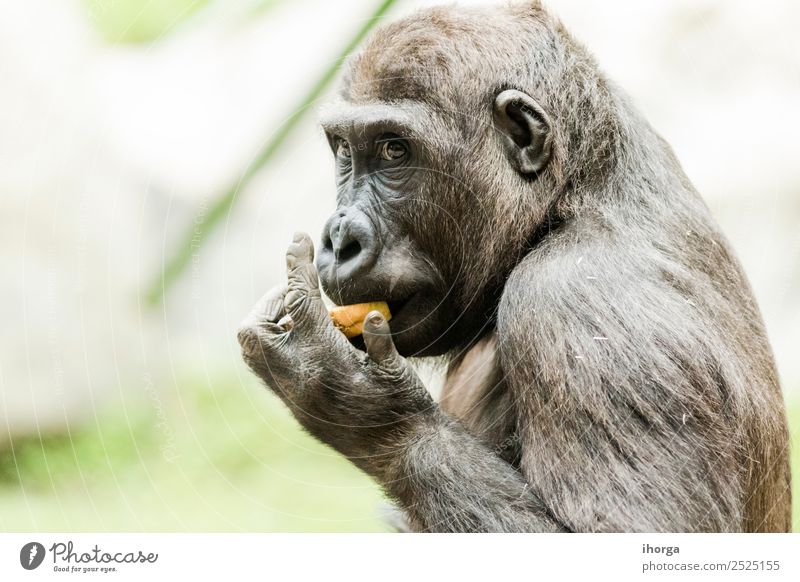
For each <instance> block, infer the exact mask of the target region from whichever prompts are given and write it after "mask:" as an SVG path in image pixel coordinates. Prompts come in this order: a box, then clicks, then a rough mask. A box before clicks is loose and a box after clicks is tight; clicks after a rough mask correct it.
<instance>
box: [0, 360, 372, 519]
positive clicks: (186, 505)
mask: <svg viewBox="0 0 800 582" xmlns="http://www.w3.org/2000/svg"><path fill="white" fill-rule="evenodd" d="M224 377H226V378H231V377H235V375H234V374H229V375H226V376H224ZM246 382H247V384H246V385H245V386H242V385H241V384H239V383H238V382H236V381H231V380H230V379H228V380H226V381H222V382H209V381H208V380H207V379H205V378H203V379H200V378H189V379H185V380H183V381H181V382H180V384H179V389H178V390H177V391H175V392H174V393H172V394H171V395H170V394H167V393H159V394H158V395H156V394H155V393H151V395H150V396H151V397H147V398H145V399H144V402H142V399H139V400H137V403H135V404H131V403H126V404H125V405H124V406H116V407H115V409H114V411H107V412H105V413H101V414H98V417H97V418H98V420H97V421H96V422H95V423H94V424H92V423H91V422H90V423H88V424H87V425H85V426H84V427H83V428H80V429H78V430H75V431H73V432H72V434H65V435H61V436H44V437H43V438H41V439H39V438H28V439H17V440H15V441H14V445H13V447H12V448H6V449H5V450H3V451H0V531H35V530H49V531H95V530H100V531H124V530H130V531H142V530H143V531H382V530H385V527H384V526H383V524H382V523H381V522H380V520H379V519H378V518H377V512H378V509H379V504H380V502H381V500H382V495H381V493H380V491H379V488H378V487H377V485H376V484H375V483H374V482H373V481H372V480H371V479H369V478H368V477H367V476H366V475H364V474H363V473H361V472H360V471H358V470H357V469H355V468H354V467H353V466H352V465H351V464H350V463H349V462H348V461H347V460H345V459H344V458H343V457H341V456H339V455H338V454H336V453H335V452H334V451H333V450H331V449H329V448H327V447H325V446H324V445H322V444H320V443H318V442H317V441H316V440H314V439H313V438H311V437H310V436H308V435H307V434H306V433H304V432H303V431H301V429H300V428H299V426H298V425H297V423H296V422H295V421H294V419H292V418H291V417H290V415H289V414H288V412H287V411H286V409H285V408H284V406H283V405H282V404H281V403H280V402H279V401H278V400H277V399H275V398H274V397H273V396H272V395H271V394H269V393H268V391H267V390H265V389H264V388H263V387H262V386H260V385H258V384H257V383H256V382H255V381H251V380H250V379H249V378H248V379H247V380H246Z"/></svg>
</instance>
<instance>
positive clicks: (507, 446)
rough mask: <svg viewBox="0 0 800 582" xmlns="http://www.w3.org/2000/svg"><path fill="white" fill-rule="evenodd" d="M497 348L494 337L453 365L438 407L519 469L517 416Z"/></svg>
mask: <svg viewBox="0 0 800 582" xmlns="http://www.w3.org/2000/svg"><path fill="white" fill-rule="evenodd" d="M496 349H497V338H496V336H495V335H494V334H492V335H490V336H488V337H487V338H484V339H483V340H481V341H480V342H479V343H478V344H476V345H475V346H474V347H473V348H472V349H471V350H470V351H469V352H468V353H467V354H466V355H465V356H464V357H463V358H462V359H461V360H460V361H459V362H457V363H456V364H454V365H452V366H451V367H450V369H449V370H448V372H447V379H446V380H445V383H444V386H443V388H442V395H441V398H440V402H439V404H440V406H441V407H442V408H443V409H444V410H445V411H446V412H448V413H449V414H450V415H452V416H454V417H455V418H457V419H458V420H460V421H461V423H462V424H463V425H464V426H465V427H466V428H467V430H468V431H469V432H470V433H472V434H473V435H474V436H476V437H478V438H479V439H481V440H482V441H483V442H484V443H486V445H487V446H489V447H490V448H491V449H492V450H493V451H494V452H495V453H496V454H498V455H500V456H501V457H502V458H504V459H505V460H506V461H507V462H509V463H511V464H513V465H515V466H517V465H518V463H519V444H520V443H519V439H518V438H517V433H516V413H515V408H514V402H513V398H512V397H511V394H510V393H509V390H508V387H507V385H506V383H505V382H504V380H503V373H502V369H501V368H500V365H499V362H498V358H497V353H496Z"/></svg>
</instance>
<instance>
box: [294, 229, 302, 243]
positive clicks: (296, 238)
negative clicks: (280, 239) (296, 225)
mask: <svg viewBox="0 0 800 582" xmlns="http://www.w3.org/2000/svg"><path fill="white" fill-rule="evenodd" d="M301 240H303V233H302V232H300V231H299V230H298V231H297V232H295V233H294V235H293V236H292V242H296V243H297V242H300V241H301Z"/></svg>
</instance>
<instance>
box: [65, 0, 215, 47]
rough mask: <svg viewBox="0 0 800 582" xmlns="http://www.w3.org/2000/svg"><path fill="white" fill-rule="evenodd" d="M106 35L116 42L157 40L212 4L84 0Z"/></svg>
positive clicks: (171, 0)
mask: <svg viewBox="0 0 800 582" xmlns="http://www.w3.org/2000/svg"><path fill="white" fill-rule="evenodd" d="M81 2H82V3H83V5H84V7H85V10H86V13H87V15H88V16H89V18H90V19H91V21H92V22H93V23H94V25H95V26H96V27H97V29H98V30H99V31H100V33H101V34H102V35H103V37H104V38H105V39H106V40H108V41H110V42H115V43H117V42H118V43H136V42H147V41H152V40H156V39H158V38H159V37H161V36H163V35H165V34H167V33H168V32H170V30H171V29H173V28H174V27H175V26H177V25H178V24H180V23H181V22H182V21H184V20H185V19H187V18H188V17H189V16H191V15H192V14H194V13H195V12H197V11H198V10H199V9H201V8H203V7H205V6H206V5H207V4H209V0H81Z"/></svg>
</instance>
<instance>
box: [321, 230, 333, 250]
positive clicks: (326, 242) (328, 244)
mask: <svg viewBox="0 0 800 582" xmlns="http://www.w3.org/2000/svg"><path fill="white" fill-rule="evenodd" d="M322 246H323V248H324V249H325V250H328V251H333V239H331V237H330V235H328V233H325V234H324V235H323V236H322Z"/></svg>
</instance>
